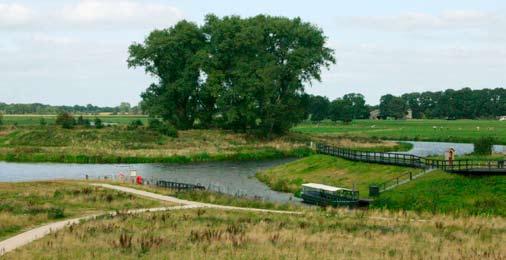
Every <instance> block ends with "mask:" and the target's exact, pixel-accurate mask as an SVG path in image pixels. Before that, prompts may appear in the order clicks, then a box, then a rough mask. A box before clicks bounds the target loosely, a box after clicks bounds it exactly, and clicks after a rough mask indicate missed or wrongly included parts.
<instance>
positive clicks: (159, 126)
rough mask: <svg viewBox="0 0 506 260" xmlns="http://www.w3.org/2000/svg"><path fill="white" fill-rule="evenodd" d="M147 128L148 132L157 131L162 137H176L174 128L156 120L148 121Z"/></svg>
mask: <svg viewBox="0 0 506 260" xmlns="http://www.w3.org/2000/svg"><path fill="white" fill-rule="evenodd" d="M148 128H149V129H150V130H153V131H157V132H159V133H160V134H162V135H166V136H170V137H177V136H178V133H177V129H176V128H175V127H174V126H172V125H170V124H168V123H164V122H162V121H160V120H158V119H150V120H149V126H148Z"/></svg>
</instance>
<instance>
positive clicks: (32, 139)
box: [0, 126, 310, 163]
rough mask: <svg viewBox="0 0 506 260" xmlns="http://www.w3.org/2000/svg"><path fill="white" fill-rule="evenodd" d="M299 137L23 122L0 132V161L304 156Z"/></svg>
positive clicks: (170, 159)
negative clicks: (175, 133)
mask: <svg viewBox="0 0 506 260" xmlns="http://www.w3.org/2000/svg"><path fill="white" fill-rule="evenodd" d="M309 152H310V151H309V149H308V148H307V146H306V144H305V143H304V142H297V141H293V140H291V139H289V138H288V137H283V138H277V139H273V140H260V139H256V138H250V137H248V136H246V135H244V134H236V133H232V132H227V131H220V130H189V131H180V132H179V137H178V138H171V137H167V136H163V135H160V134H158V133H156V132H153V131H149V130H146V129H137V130H126V129H125V128H123V127H108V128H104V129H72V130H66V129H61V128H59V127H52V126H50V127H42V128H39V127H37V128H35V127H31V128H28V127H24V128H16V129H12V130H4V131H3V132H2V134H0V160H5V161H25V162H68V163H148V162H178V163H184V162H193V161H211V160H253V159H271V158H281V157H297V156H305V155H307V154H308V153H309Z"/></svg>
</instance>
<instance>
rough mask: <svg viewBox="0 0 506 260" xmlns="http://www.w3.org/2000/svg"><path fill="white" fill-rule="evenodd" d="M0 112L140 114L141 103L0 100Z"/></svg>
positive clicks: (23, 113)
mask: <svg viewBox="0 0 506 260" xmlns="http://www.w3.org/2000/svg"><path fill="white" fill-rule="evenodd" d="M0 113H2V114H6V115H28V114H32V115H57V114H62V113H71V114H89V115H98V114H100V113H110V114H113V115H115V114H132V115H141V114H142V110H141V105H137V106H132V105H130V103H128V102H121V104H120V105H118V106H115V107H107V106H106V107H100V106H94V105H91V104H88V105H86V106H82V105H74V106H52V105H46V104H41V103H29V104H22V103H12V104H7V103H2V102H0Z"/></svg>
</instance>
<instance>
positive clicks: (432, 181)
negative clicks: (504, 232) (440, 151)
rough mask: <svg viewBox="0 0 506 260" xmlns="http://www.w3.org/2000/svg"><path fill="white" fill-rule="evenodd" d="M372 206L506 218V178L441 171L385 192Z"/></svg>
mask: <svg viewBox="0 0 506 260" xmlns="http://www.w3.org/2000/svg"><path fill="white" fill-rule="evenodd" d="M371 206H372V207H373V208H383V209H389V210H410V211H416V212H419V213H421V212H429V213H432V214H451V215H464V216H469V215H473V216H502V217H506V178H505V177H504V176H481V177H466V176H462V175H456V174H449V173H445V172H443V171H439V170H438V171H434V172H431V173H428V174H426V175H424V176H422V177H420V178H418V179H416V180H415V181H412V182H409V183H407V184H404V185H401V186H399V187H396V188H395V189H393V190H390V191H387V192H384V193H382V194H381V196H380V197H379V198H377V199H376V200H375V201H374V202H373V203H372V205H371Z"/></svg>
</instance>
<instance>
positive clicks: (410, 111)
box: [404, 109, 413, 119]
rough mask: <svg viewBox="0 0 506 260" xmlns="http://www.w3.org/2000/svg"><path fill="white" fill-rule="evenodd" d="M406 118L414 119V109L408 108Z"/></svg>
mask: <svg viewBox="0 0 506 260" xmlns="http://www.w3.org/2000/svg"><path fill="white" fill-rule="evenodd" d="M404 119H413V110H411V109H408V111H406V115H405V116H404Z"/></svg>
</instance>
